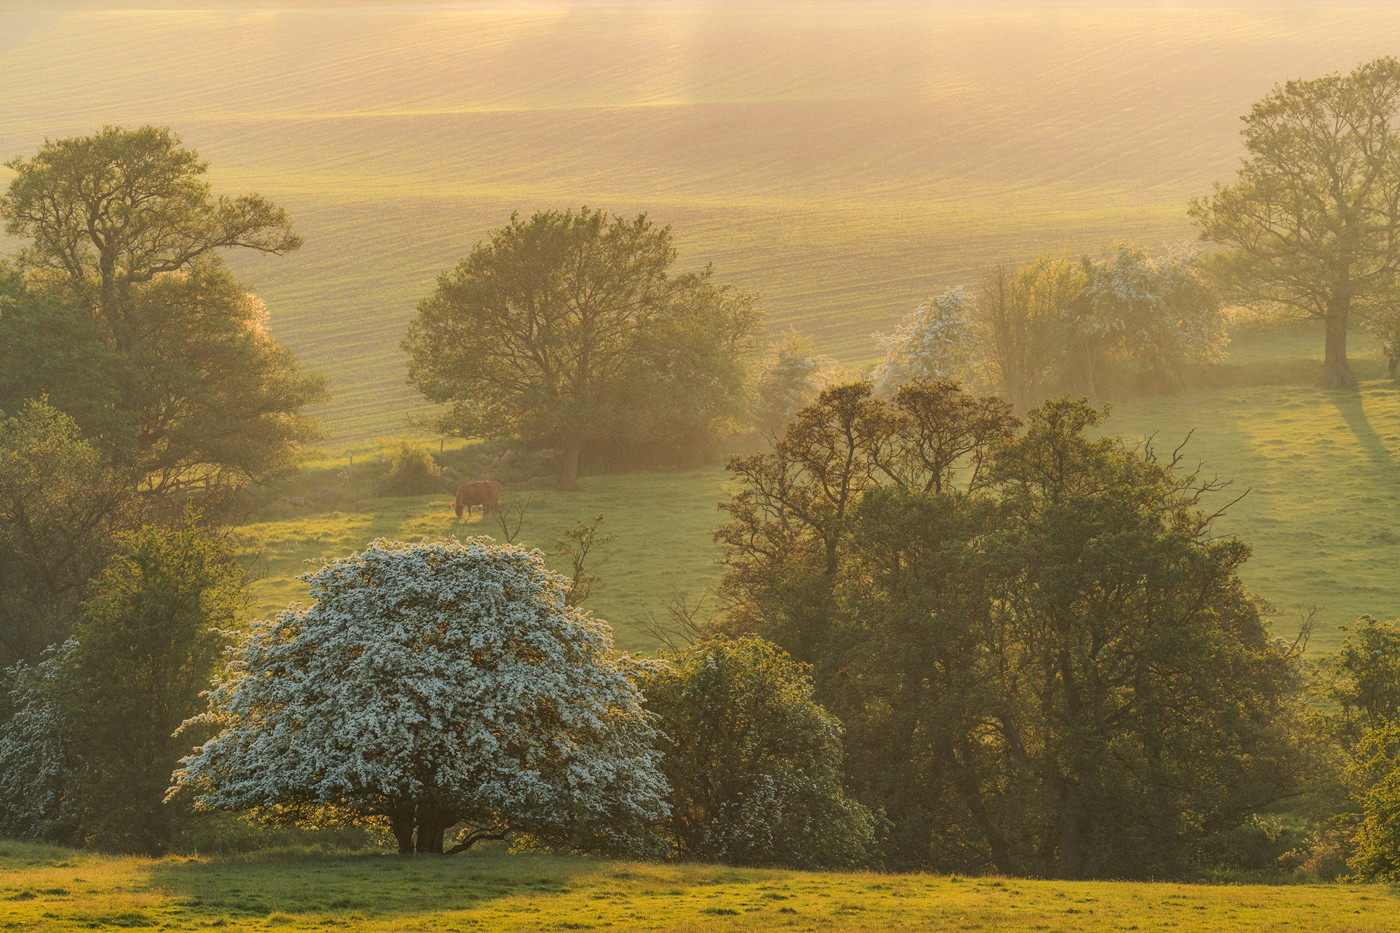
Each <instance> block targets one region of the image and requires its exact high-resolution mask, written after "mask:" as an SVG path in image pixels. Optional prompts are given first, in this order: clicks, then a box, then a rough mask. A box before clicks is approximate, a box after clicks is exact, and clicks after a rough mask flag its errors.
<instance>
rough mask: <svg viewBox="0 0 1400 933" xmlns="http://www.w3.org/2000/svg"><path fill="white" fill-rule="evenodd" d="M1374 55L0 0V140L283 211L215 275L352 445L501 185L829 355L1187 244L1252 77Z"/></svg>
mask: <svg viewBox="0 0 1400 933" xmlns="http://www.w3.org/2000/svg"><path fill="white" fill-rule="evenodd" d="M1276 6H1277V7H1279V8H1275V7H1276ZM1397 47H1400V10H1397V9H1393V8H1390V7H1388V6H1386V5H1381V4H1373V5H1356V6H1345V5H1338V4H1325V5H1324V4H1319V5H1317V6H1311V5H1309V4H1306V3H1300V4H1289V5H1274V4H1265V3H1241V4H1239V5H1236V6H1221V5H1217V4H1212V3H1205V2H1202V3H1198V4H1180V5H1176V4H1174V5H1170V6H1164V5H1157V4H1153V5H1145V6H1140V7H1139V6H1135V5H1133V4H1100V3H1094V4H1077V3H1076V4H1064V3H1057V2H1045V3H1035V2H1030V0H1008V2H999V3H996V4H985V3H971V2H966V3H957V2H951V3H937V4H934V3H912V2H902V0H873V2H859V3H854V2H853V3H840V2H834V3H820V4H811V3H801V2H785V0H775V2H769V3H748V2H739V0H733V2H707V3H691V2H664V0H659V2H655V3H646V4H635V3H633V4H621V3H619V4H617V5H610V4H608V3H599V4H583V5H580V4H574V3H567V2H563V0H541V2H532V3H528V4H512V3H491V2H487V3H470V4H466V3H463V4H409V3H386V2H373V3H371V2H361V3H355V2H354V0H345V2H338V3H334V4H332V3H319V2H317V3H307V2H296V3H293V2H291V0H285V2H279V0H261V2H258V3H255V4H250V3H246V2H238V3H235V2H233V0H201V2H198V3H195V2H184V0H109V2H105V3H104V2H100V0H93V2H85V3H72V4H34V3H23V2H14V0H9V2H0V87H4V89H5V92H4V94H3V95H0V154H5V155H26V156H27V155H29V154H31V153H33V152H34V151H35V150H36V149H37V147H38V146H39V145H40V143H41V142H42V140H43V139H44V138H45V137H51V138H57V137H61V136H64V135H68V134H75V133H89V132H92V131H94V130H95V129H97V128H98V127H100V126H101V125H102V124H106V123H113V124H124V125H133V124H140V123H145V122H152V123H156V124H166V125H170V126H172V127H173V128H174V129H175V130H177V131H178V132H180V133H181V134H182V135H183V136H184V138H185V140H186V142H187V143H189V144H190V145H191V146H193V147H194V148H196V149H198V150H199V151H200V153H201V154H202V155H203V156H204V157H206V158H207V159H209V160H210V162H211V163H212V166H213V169H212V172H211V177H212V180H213V181H214V182H215V184H216V186H217V187H218V188H219V189H220V190H224V191H244V190H259V191H261V192H262V193H264V194H266V195H268V196H270V197H272V198H273V199H275V200H276V201H278V202H279V203H282V204H285V205H286V206H287V207H288V208H289V209H290V211H291V213H292V215H293V217H294V218H295V220H296V223H297V226H298V228H299V229H300V230H301V231H302V232H303V233H304V234H305V237H306V246H305V248H304V249H303V250H302V251H301V252H300V253H298V254H296V255H294V256H290V257H283V258H260V257H248V256H245V257H240V258H238V259H237V260H236V266H237V271H238V272H239V274H240V275H241V276H243V277H244V278H245V279H246V280H247V281H248V282H249V283H250V284H251V285H253V286H254V287H255V288H257V289H258V290H259V291H260V292H261V293H262V294H263V295H264V297H266V298H267V300H268V303H269V305H270V307H271V309H272V328H273V330H274V333H275V334H276V336H278V337H279V338H280V339H282V340H284V341H285V342H286V343H288V344H289V345H290V346H291V347H293V349H295V350H296V351H297V352H298V353H299V354H300V356H301V358H302V360H303V361H304V363H305V364H307V365H308V366H310V367H311V368H315V369H318V370H321V371H324V372H326V373H327V374H328V375H329V376H330V377H331V380H332V388H333V390H334V392H335V400H334V401H333V402H332V403H331V404H330V405H329V406H328V407H327V408H326V409H325V411H324V414H325V417H326V421H327V424H328V426H329V428H330V430H331V435H332V441H333V442H335V443H355V442H360V441H363V440H364V439H366V438H371V437H375V436H379V435H384V434H391V433H399V432H401V431H402V430H403V427H402V425H403V418H404V415H405V412H408V411H411V410H413V409H414V408H415V407H421V405H420V403H419V402H418V400H417V398H416V396H415V395H414V393H413V392H412V391H411V390H410V389H409V388H408V387H406V385H405V383H404V379H405V371H404V360H403V357H402V354H401V351H400V350H399V349H398V344H399V341H400V340H401V338H402V336H403V334H404V331H405V329H406V327H407V324H408V322H409V320H410V319H411V317H412V314H413V309H414V305H415V303H416V301H417V300H419V299H420V298H422V297H424V296H425V295H426V294H428V292H429V291H430V290H431V289H432V287H433V279H434V275H435V274H436V273H437V272H439V271H441V270H443V269H445V268H448V267H449V266H451V265H452V264H453V263H454V262H455V261H456V260H457V259H459V258H460V257H461V256H463V255H464V254H465V253H466V252H467V251H469V250H470V248H471V246H472V244H473V243H475V242H476V241H478V240H479V239H480V238H482V237H483V236H484V235H485V234H486V233H487V231H489V230H490V229H492V228H494V227H498V226H500V225H501V224H503V223H505V222H506V220H507V219H508V217H509V215H510V213H511V212H512V211H515V210H519V211H522V212H524V213H527V214H528V213H529V212H532V211H534V210H537V209H541V208H551V207H559V208H563V207H569V206H578V205H581V204H588V205H590V206H593V207H598V208H603V209H606V210H610V211H616V212H620V213H624V214H630V213H633V212H638V211H646V212H648V213H649V214H650V215H651V216H652V217H653V218H654V219H656V220H658V221H660V222H663V223H669V224H672V225H673V227H674V230H675V234H676V239H677V242H678V244H679V245H680V248H681V265H682V266H683V267H687V268H691V267H698V266H701V265H704V264H705V263H707V262H713V263H714V264H715V267H716V269H717V271H718V273H719V275H720V277H721V278H724V279H727V280H737V281H739V282H740V284H741V285H742V286H743V287H746V288H749V289H752V290H755V291H757V292H758V293H760V294H761V295H762V296H763V298H764V300H765V301H766V303H767V306H768V308H769V310H770V312H771V318H772V321H773V323H774V325H775V326H776V327H778V328H784V327H786V326H788V325H794V326H797V327H798V328H799V329H801V330H803V331H806V332H807V333H809V334H811V335H813V336H814V337H815V338H816V340H817V343H818V346H819V347H820V348H821V349H822V350H823V351H825V352H828V353H831V354H833V355H835V356H837V357H838V358H839V359H840V360H842V361H843V362H847V363H851V362H859V361H863V360H866V359H868V358H869V357H870V356H871V355H872V354H873V353H874V346H873V343H872V341H871V340H870V333H871V332H872V331H873V330H876V329H877V328H888V327H889V326H890V325H891V324H892V323H893V322H894V321H895V320H897V319H898V317H899V316H900V315H902V314H904V313H906V312H907V311H908V310H909V309H910V308H911V307H912V306H913V305H914V304H915V303H917V302H918V301H919V300H921V299H922V298H924V297H926V296H927V295H928V294H929V293H931V292H936V291H940V290H942V289H944V288H947V287H950V286H953V285H957V284H971V283H972V281H973V279H974V277H975V274H976V272H977V270H978V269H979V268H980V267H981V266H982V265H984V264H985V263H987V262H989V261H992V260H995V259H997V258H1002V257H1011V258H1016V257H1027V256H1030V255H1034V254H1035V253H1037V252H1040V251H1046V250H1052V251H1053V250H1060V249H1068V250H1071V251H1079V250H1089V251H1101V250H1104V249H1106V248H1108V247H1110V246H1111V245H1112V244H1113V243H1114V242H1115V241H1116V240H1119V239H1124V238H1127V239H1133V240H1136V241H1139V242H1142V243H1144V244H1145V245H1147V246H1149V247H1156V246H1159V245H1161V244H1164V243H1169V242H1176V241H1180V240H1185V239H1189V238H1190V237H1191V236H1192V232H1191V229H1190V227H1189V225H1188V224H1187V222H1186V219H1185V215H1184V211H1183V208H1184V204H1185V202H1186V200H1187V199H1188V198H1189V197H1191V196H1193V195H1199V194H1204V193H1206V192H1208V191H1209V188H1210V183H1211V182H1212V181H1214V180H1222V179H1226V178H1228V176H1229V174H1230V173H1231V172H1232V171H1233V168H1234V166H1235V165H1236V164H1237V160H1238V157H1239V153H1240V141H1239V136H1238V129H1239V123H1238V119H1237V118H1238V116H1239V115H1240V114H1242V113H1245V112H1246V111H1247V110H1248V108H1249V106H1250V105H1251V104H1252V103H1253V102H1254V101H1255V100H1257V99H1259V98H1260V97H1261V96H1262V95H1263V94H1264V93H1265V92H1267V90H1268V89H1269V88H1270V87H1271V86H1272V85H1273V84H1274V83H1275V82H1277V81H1281V80H1284V79H1287V78H1290V77H1296V76H1305V75H1317V74H1322V73H1326V72H1329V71H1333V70H1339V69H1342V70H1345V69H1350V68H1351V67H1353V66H1355V65H1356V64H1357V63H1358V62H1359V61H1362V60H1365V59H1367V58H1370V57H1374V56H1376V55H1381V54H1388V53H1390V52H1392V51H1393V50H1394V49H1395V48H1397ZM4 180H5V177H4V175H3V172H0V183H3V181H4ZM11 245H14V244H11Z"/></svg>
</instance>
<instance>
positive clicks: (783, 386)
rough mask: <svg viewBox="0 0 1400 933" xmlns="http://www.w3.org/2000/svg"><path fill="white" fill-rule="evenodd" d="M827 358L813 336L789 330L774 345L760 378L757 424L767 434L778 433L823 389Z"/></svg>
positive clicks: (827, 366)
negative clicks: (815, 345) (817, 350)
mask: <svg viewBox="0 0 1400 933" xmlns="http://www.w3.org/2000/svg"><path fill="white" fill-rule="evenodd" d="M830 366H831V360H830V359H829V358H828V357H825V356H820V355H818V354H817V353H816V351H815V350H814V349H813V348H812V341H811V339H810V338H807V337H803V336H801V335H800V334H798V333H796V332H795V331H794V332H790V333H788V334H785V335H784V336H783V338H782V339H781V340H779V341H778V342H777V343H776V344H774V345H773V346H772V347H771V348H770V350H769V355H768V359H767V360H766V361H765V365H764V367H763V371H762V373H761V374H760V376H759V378H758V386H757V390H756V391H757V396H758V398H757V400H756V410H755V412H754V423H755V424H756V425H757V427H758V429H759V430H760V431H763V432H764V433H766V434H776V433H777V432H778V431H779V430H780V429H781V428H782V427H783V426H784V425H785V424H787V423H788V422H789V421H791V420H792V418H793V416H794V415H796V414H797V412H798V411H800V410H801V409H803V408H805V407H806V406H807V405H808V404H810V403H811V402H812V401H813V400H814V399H815V398H816V397H817V393H818V392H820V391H821V390H822V386H823V384H824V378H823V371H824V370H826V369H827V368H829V367H830Z"/></svg>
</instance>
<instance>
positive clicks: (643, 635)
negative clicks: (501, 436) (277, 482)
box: [237, 467, 728, 651]
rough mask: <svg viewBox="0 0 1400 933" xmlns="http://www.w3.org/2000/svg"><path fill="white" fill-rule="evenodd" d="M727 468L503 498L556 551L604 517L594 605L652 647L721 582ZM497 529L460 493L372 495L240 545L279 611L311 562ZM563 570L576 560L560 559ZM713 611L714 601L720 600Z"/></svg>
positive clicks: (255, 533)
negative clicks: (570, 530) (578, 528)
mask: <svg viewBox="0 0 1400 933" xmlns="http://www.w3.org/2000/svg"><path fill="white" fill-rule="evenodd" d="M725 486H726V482H725V473H724V471H723V470H722V469H721V468H719V467H709V468H707V469H704V470H698V471H694V472H687V473H638V474H623V475H617V476H596V477H589V478H587V479H586V481H585V482H584V484H583V489H582V490H581V491H580V492H577V493H564V492H556V491H555V490H552V489H544V490H531V491H520V490H510V489H506V490H505V491H504V492H503V493H502V498H503V501H504V504H505V506H506V508H507V510H512V511H511V518H512V521H511V524H512V525H514V524H515V519H516V518H517V517H518V516H516V515H515V513H514V512H513V510H515V509H518V508H519V507H520V506H521V505H522V504H524V505H526V510H525V517H524V523H523V525H521V529H520V534H519V536H518V537H517V538H516V541H517V543H519V544H523V545H526V546H528V547H538V548H541V549H542V550H545V551H549V550H550V549H551V548H552V546H553V544H554V541H555V539H556V538H558V537H559V536H560V535H561V534H562V533H563V531H564V529H566V528H567V527H569V526H570V525H572V524H573V523H574V522H578V521H585V522H586V521H591V520H592V519H593V517H594V516H596V515H599V514H601V515H603V516H604V520H603V523H602V525H601V526H599V531H600V532H601V533H603V534H615V535H617V538H616V539H615V540H614V541H612V542H611V543H609V544H606V545H603V546H601V547H599V548H598V549H597V550H596V551H595V552H594V554H595V557H596V560H594V559H590V563H592V564H594V566H596V567H597V570H596V572H597V573H598V574H600V575H601V576H602V582H601V583H600V584H599V585H598V586H597V587H595V589H594V592H593V595H592V596H591V597H590V598H589V600H588V603H587V606H588V608H589V609H591V610H593V612H594V613H595V614H597V615H598V616H599V617H600V618H603V619H606V620H608V622H610V623H611V624H612V625H613V628H614V632H615V638H616V643H617V647H619V648H620V649H623V650H627V651H652V650H654V649H655V648H656V647H657V642H656V640H655V639H654V638H652V637H651V636H650V635H649V634H648V633H647V632H646V631H645V630H644V629H643V628H642V626H641V625H639V623H638V620H639V619H640V618H643V617H645V616H646V615H647V614H648V613H656V614H658V615H660V614H664V603H665V601H666V600H667V599H670V598H672V597H673V596H676V595H681V594H685V595H686V596H687V597H688V599H689V601H690V602H691V603H694V602H695V601H696V600H697V599H700V598H701V597H703V596H704V593H705V590H706V589H707V588H712V587H713V586H714V585H715V584H716V583H718V582H719V567H718V565H717V564H716V563H715V554H716V550H715V546H714V544H713V542H712V541H711V540H710V533H711V532H712V531H713V530H714V528H715V526H716V525H717V524H718V522H719V520H720V513H719V512H718V511H717V509H716V506H717V504H718V503H719V502H720V501H721V500H722V499H727V498H728V495H727V493H726V492H725ZM479 534H487V535H491V536H492V537H494V538H496V539H498V540H501V539H502V538H503V535H502V531H501V527H500V525H499V524H498V523H497V521H496V519H495V518H494V517H489V518H483V517H482V515H481V510H480V509H477V510H476V514H475V515H473V516H472V517H471V518H470V519H468V518H466V517H464V518H463V519H462V520H461V521H458V520H457V518H456V517H455V516H454V515H453V512H452V503H451V495H450V494H448V493H442V494H441V495H433V496H419V497H414V498H404V499H367V500H365V501H364V502H363V503H361V504H360V508H359V509H357V510H355V511H353V512H352V511H345V512H333V513H326V514H318V515H308V516H303V517H300V518H293V519H287V520H284V521H275V522H260V523H257V524H250V525H244V526H242V527H240V528H239V529H238V532H237V535H238V541H239V545H240V547H241V549H242V551H243V553H244V554H245V555H247V557H248V560H249V564H250V567H251V568H252V569H253V572H254V574H255V576H258V577H259V578H260V579H259V580H258V581H257V583H256V584H255V586H254V599H255V612H256V614H258V615H264V614H267V613H272V612H275V611H277V610H280V609H283V608H285V607H286V606H288V605H289V604H291V603H293V602H297V601H302V602H304V601H305V600H306V586H305V584H303V583H301V582H300V581H299V580H298V579H297V575H298V574H300V573H301V572H303V571H304V570H306V569H307V567H308V563H307V562H308V561H311V562H317V561H319V560H320V559H329V558H334V557H340V556H344V555H347V554H349V553H351V552H352V551H356V550H360V549H361V548H363V547H364V546H365V545H366V544H368V543H369V542H370V541H372V540H374V539H375V538H379V537H388V538H398V539H401V540H407V541H418V540H421V539H424V538H442V537H446V536H448V535H455V536H457V537H466V536H468V535H479ZM550 563H551V565H553V566H556V567H560V568H561V569H567V566H568V564H567V562H566V561H564V562H561V561H560V560H559V559H557V558H554V557H551V558H550ZM707 606H708V608H713V607H714V600H713V599H712V598H711V599H709V600H708V603H707Z"/></svg>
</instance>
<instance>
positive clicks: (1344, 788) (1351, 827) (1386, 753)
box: [1316, 616, 1400, 880]
mask: <svg viewBox="0 0 1400 933" xmlns="http://www.w3.org/2000/svg"><path fill="white" fill-rule="evenodd" d="M1343 631H1344V632H1346V638H1345V640H1344V641H1343V642H1342V646H1341V648H1340V649H1338V650H1337V652H1336V653H1335V654H1333V655H1331V656H1330V657H1328V658H1326V659H1325V661H1324V666H1323V676H1322V678H1321V684H1320V688H1321V689H1320V692H1321V695H1322V698H1323V700H1324V702H1326V703H1327V704H1328V706H1329V707H1331V710H1330V711H1329V712H1328V713H1327V714H1326V715H1323V716H1320V718H1321V719H1322V723H1321V726H1320V729H1319V732H1320V733H1321V736H1320V737H1321V738H1322V739H1323V740H1324V741H1326V742H1328V743H1330V747H1331V748H1332V749H1333V750H1334V764H1333V772H1334V773H1335V776H1334V775H1328V776H1329V777H1330V778H1331V780H1330V781H1329V782H1328V783H1326V784H1323V785H1322V786H1321V787H1320V788H1319V789H1318V791H1317V792H1316V796H1318V797H1319V798H1321V805H1322V806H1325V807H1327V810H1326V812H1324V814H1323V815H1322V820H1321V821H1323V822H1324V825H1325V826H1326V827H1327V828H1328V829H1330V830H1332V831H1333V832H1335V833H1338V834H1341V835H1344V836H1345V837H1349V838H1348V840H1347V841H1349V842H1350V844H1351V846H1350V853H1349V858H1348V862H1349V864H1350V865H1351V867H1352V868H1353V869H1355V871H1356V873H1357V875H1358V876H1359V877H1361V878H1365V879H1381V880H1395V879H1397V878H1400V834H1398V833H1397V827H1400V620H1396V619H1392V620H1390V621H1381V620H1379V619H1376V618H1374V617H1372V616H1362V617H1361V618H1360V619H1358V620H1357V622H1356V624H1355V625H1354V626H1344V627H1343ZM1323 795H1326V796H1323ZM1347 798H1349V799H1347Z"/></svg>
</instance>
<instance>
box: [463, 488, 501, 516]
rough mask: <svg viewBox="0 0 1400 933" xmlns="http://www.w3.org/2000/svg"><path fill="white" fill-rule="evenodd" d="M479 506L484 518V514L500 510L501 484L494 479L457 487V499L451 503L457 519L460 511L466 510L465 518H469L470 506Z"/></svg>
mask: <svg viewBox="0 0 1400 933" xmlns="http://www.w3.org/2000/svg"><path fill="white" fill-rule="evenodd" d="M474 505H479V506H481V515H482V517H483V518H484V517H485V516H486V513H488V512H491V511H497V512H499V511H500V510H501V484H500V483H498V482H496V481H495V480H494V479H483V480H477V481H476V482H475V483H463V484H462V485H460V486H458V487H457V498H456V499H455V500H454V501H453V503H452V508H453V510H454V511H456V513H457V517H458V518H461V517H462V510H463V509H466V510H467V517H468V518H471V514H472V506H474Z"/></svg>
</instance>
